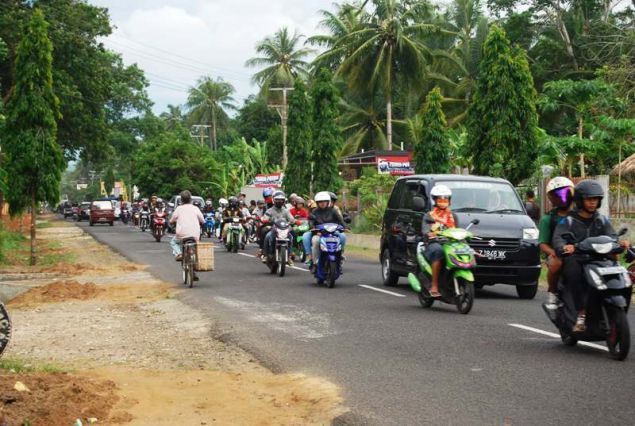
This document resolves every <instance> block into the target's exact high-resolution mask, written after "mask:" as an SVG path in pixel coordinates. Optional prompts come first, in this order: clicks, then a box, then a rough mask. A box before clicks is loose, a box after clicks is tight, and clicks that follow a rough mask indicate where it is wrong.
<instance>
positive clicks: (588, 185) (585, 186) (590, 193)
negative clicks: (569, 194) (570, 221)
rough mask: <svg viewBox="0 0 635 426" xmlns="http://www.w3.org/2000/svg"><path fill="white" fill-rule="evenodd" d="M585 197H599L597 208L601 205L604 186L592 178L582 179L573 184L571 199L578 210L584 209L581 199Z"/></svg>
mask: <svg viewBox="0 0 635 426" xmlns="http://www.w3.org/2000/svg"><path fill="white" fill-rule="evenodd" d="M586 198H599V199H600V202H599V203H598V209H599V208H600V207H601V206H602V199H603V198H604V188H602V185H600V184H599V183H598V182H596V181H594V180H583V181H582V182H580V183H578V184H577V185H576V186H575V192H574V193H573V200H574V201H575V206H576V207H577V208H578V210H583V209H584V204H583V203H582V201H583V200H584V199H586Z"/></svg>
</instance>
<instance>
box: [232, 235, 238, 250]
mask: <svg viewBox="0 0 635 426" xmlns="http://www.w3.org/2000/svg"><path fill="white" fill-rule="evenodd" d="M232 253H238V238H237V237H236V236H234V237H232Z"/></svg>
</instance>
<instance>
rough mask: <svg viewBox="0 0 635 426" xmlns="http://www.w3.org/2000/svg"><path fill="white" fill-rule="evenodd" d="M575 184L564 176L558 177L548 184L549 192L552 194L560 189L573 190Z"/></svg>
mask: <svg viewBox="0 0 635 426" xmlns="http://www.w3.org/2000/svg"><path fill="white" fill-rule="evenodd" d="M573 186H574V185H573V182H571V180H570V179H569V178H566V177H564V176H557V177H555V178H553V179H551V180H550V181H549V183H548V184H547V192H551V191H553V190H555V189H558V188H565V187H571V188H573Z"/></svg>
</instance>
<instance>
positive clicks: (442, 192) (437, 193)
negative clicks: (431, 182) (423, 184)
mask: <svg viewBox="0 0 635 426" xmlns="http://www.w3.org/2000/svg"><path fill="white" fill-rule="evenodd" d="M430 196H431V197H432V200H433V201H434V205H437V198H447V199H448V200H450V199H452V190H451V189H450V188H448V187H447V186H445V185H435V186H434V187H433V188H432V190H431V191H430ZM446 206H447V205H446ZM439 207H443V206H441V205H440V206H439Z"/></svg>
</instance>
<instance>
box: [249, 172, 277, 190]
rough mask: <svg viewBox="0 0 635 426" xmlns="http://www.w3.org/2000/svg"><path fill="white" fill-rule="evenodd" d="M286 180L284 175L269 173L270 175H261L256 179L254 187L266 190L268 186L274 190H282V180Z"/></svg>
mask: <svg viewBox="0 0 635 426" xmlns="http://www.w3.org/2000/svg"><path fill="white" fill-rule="evenodd" d="M283 178H284V173H281V172H279V173H268V174H259V175H256V177H255V178H254V185H255V186H257V187H259V188H266V187H268V186H270V187H272V188H280V187H281V186H282V179H283Z"/></svg>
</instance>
